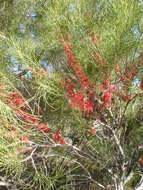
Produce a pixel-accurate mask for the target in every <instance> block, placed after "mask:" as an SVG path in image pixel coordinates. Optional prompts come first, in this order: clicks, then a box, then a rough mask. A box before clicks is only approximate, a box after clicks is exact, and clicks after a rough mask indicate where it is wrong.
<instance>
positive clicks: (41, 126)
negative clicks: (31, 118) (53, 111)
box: [38, 123, 50, 133]
mask: <svg viewBox="0 0 143 190" xmlns="http://www.w3.org/2000/svg"><path fill="white" fill-rule="evenodd" d="M38 128H39V129H40V131H42V132H44V133H49V132H50V128H49V127H48V125H47V124H44V123H41V124H38Z"/></svg>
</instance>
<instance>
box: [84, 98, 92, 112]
mask: <svg viewBox="0 0 143 190" xmlns="http://www.w3.org/2000/svg"><path fill="white" fill-rule="evenodd" d="M85 111H86V113H88V114H92V113H93V111H94V105H93V103H92V102H91V101H90V100H87V101H86V102H85Z"/></svg>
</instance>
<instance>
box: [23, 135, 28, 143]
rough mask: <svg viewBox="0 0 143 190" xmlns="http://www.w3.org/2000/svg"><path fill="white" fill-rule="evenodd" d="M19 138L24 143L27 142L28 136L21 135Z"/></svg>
mask: <svg viewBox="0 0 143 190" xmlns="http://www.w3.org/2000/svg"><path fill="white" fill-rule="evenodd" d="M21 140H22V141H23V142H25V143H29V137H28V136H23V137H22V138H21Z"/></svg>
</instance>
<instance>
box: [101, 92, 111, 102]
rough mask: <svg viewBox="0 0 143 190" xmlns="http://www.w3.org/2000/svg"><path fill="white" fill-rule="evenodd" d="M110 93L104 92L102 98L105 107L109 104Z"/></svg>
mask: <svg viewBox="0 0 143 190" xmlns="http://www.w3.org/2000/svg"><path fill="white" fill-rule="evenodd" d="M111 98H112V93H111V92H105V93H104V96H103V102H104V104H105V105H109V104H110V103H111Z"/></svg>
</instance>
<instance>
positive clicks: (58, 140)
mask: <svg viewBox="0 0 143 190" xmlns="http://www.w3.org/2000/svg"><path fill="white" fill-rule="evenodd" d="M53 140H54V141H55V142H56V143H60V144H66V141H65V139H64V138H63V137H61V134H60V131H59V130H57V131H56V132H55V133H54V134H53Z"/></svg>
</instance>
